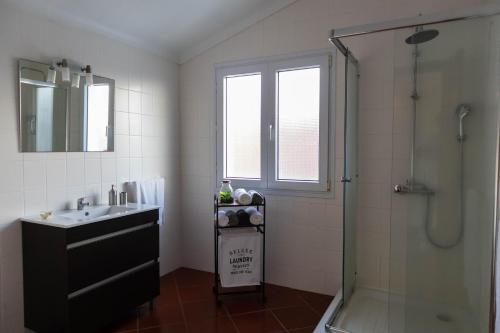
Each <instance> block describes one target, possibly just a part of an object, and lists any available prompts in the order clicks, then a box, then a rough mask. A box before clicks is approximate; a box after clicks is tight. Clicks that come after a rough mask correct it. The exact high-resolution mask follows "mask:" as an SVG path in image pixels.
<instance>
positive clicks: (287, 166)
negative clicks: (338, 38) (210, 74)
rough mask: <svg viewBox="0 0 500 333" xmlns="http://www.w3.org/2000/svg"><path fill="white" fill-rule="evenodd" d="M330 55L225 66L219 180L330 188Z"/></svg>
mask: <svg viewBox="0 0 500 333" xmlns="http://www.w3.org/2000/svg"><path fill="white" fill-rule="evenodd" d="M329 57H330V55H329V54H323V55H315V56H307V57H305V56H304V57H290V58H284V59H283V58H282V59H277V60H276V59H273V60H268V61H262V62H259V63H256V64H254V65H247V66H241V65H235V66H220V67H218V68H217V70H216V80H217V179H218V180H219V181H221V180H223V179H230V180H232V182H233V183H234V184H235V186H236V187H238V186H247V187H256V188H261V189H283V190H303V191H327V190H328V169H329V154H328V152H329V150H328V137H329V133H328V128H329V125H328V123H329V117H328V105H329V86H330V84H329V80H330V66H329V64H330V60H329Z"/></svg>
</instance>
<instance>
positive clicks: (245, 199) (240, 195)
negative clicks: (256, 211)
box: [234, 188, 252, 205]
mask: <svg viewBox="0 0 500 333" xmlns="http://www.w3.org/2000/svg"><path fill="white" fill-rule="evenodd" d="M234 197H235V198H236V200H237V201H238V202H239V203H240V204H242V205H250V204H251V203H252V197H251V196H250V194H248V192H247V191H246V190H245V189H244V188H239V189H237V190H236V191H234Z"/></svg>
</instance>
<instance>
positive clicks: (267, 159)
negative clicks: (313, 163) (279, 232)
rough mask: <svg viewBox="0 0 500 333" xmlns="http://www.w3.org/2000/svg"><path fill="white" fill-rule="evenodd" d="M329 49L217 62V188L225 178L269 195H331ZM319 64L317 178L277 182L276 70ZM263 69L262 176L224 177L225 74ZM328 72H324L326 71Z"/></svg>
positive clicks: (330, 63)
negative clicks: (315, 180) (255, 178)
mask: <svg viewBox="0 0 500 333" xmlns="http://www.w3.org/2000/svg"><path fill="white" fill-rule="evenodd" d="M334 55H335V53H332V52H331V51H330V50H325V51H317V52H308V53H304V54H296V55H289V56H274V57H266V58H261V59H255V60H250V61H236V62H231V63H225V64H219V65H216V66H215V86H216V98H215V104H216V105H215V109H216V142H215V150H216V156H217V158H216V168H215V169H216V180H217V183H216V184H214V186H215V189H218V187H219V186H220V183H221V181H222V180H225V179H229V180H231V183H232V185H233V188H238V187H245V188H251V189H259V190H261V191H263V192H264V193H268V194H289V195H299V196H304V195H305V196H313V197H322V196H331V195H333V193H334V190H333V189H332V187H331V177H333V175H334V170H333V168H334V164H335V163H334V158H335V154H334V152H333V146H334V144H333V142H331V141H333V137H334V135H333V133H332V131H333V129H334V128H335V125H334V123H333V120H334V111H333V110H332V109H333V104H334V103H332V102H331V96H334V91H335V89H334V77H333V75H332V62H333V60H332V56H334ZM314 67H319V68H320V129H319V131H320V134H319V135H320V141H319V142H320V147H319V160H318V162H319V181H317V182H312V181H294V180H287V181H279V180H276V173H277V171H276V168H277V163H276V162H277V160H276V159H277V157H276V152H277V151H276V142H277V140H276V138H277V136H276V135H277V131H276V130H275V129H276V125H275V124H276V116H277V114H276V113H277V110H276V101H275V96H276V89H277V87H276V72H277V71H283V70H287V69H288V70H293V69H300V68H314ZM259 72H260V73H261V75H262V76H261V85H262V89H261V179H260V180H254V179H241V178H225V176H224V149H223V144H224V131H225V128H224V100H223V99H224V77H227V76H237V75H250V74H251V73H259ZM325 73H326V75H325Z"/></svg>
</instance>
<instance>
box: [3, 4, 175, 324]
mask: <svg viewBox="0 0 500 333" xmlns="http://www.w3.org/2000/svg"><path fill="white" fill-rule="evenodd" d="M0 31H2V33H0V45H2V47H1V48H0V295H1V297H0V332H10V333H21V332H24V328H23V326H24V325H23V311H22V309H23V303H22V299H23V290H22V257H21V253H22V251H21V228H20V222H19V221H18V220H17V219H18V218H19V217H21V216H23V215H30V214H38V213H39V212H40V211H43V210H55V209H64V208H75V205H76V199H77V198H79V197H82V196H84V195H87V196H91V197H92V198H93V199H95V200H96V203H106V202H107V191H108V190H109V189H110V187H111V184H117V183H119V184H121V183H122V182H124V181H127V180H130V179H141V178H149V177H155V176H163V177H165V178H166V183H167V188H166V191H167V202H166V207H167V210H166V212H167V218H166V224H165V225H163V226H162V228H161V231H160V232H161V236H160V239H161V258H160V263H161V271H162V273H165V272H167V271H169V270H172V269H175V268H177V267H178V266H179V265H180V264H181V262H180V258H179V256H178V253H179V252H180V240H179V238H180V237H179V233H180V223H179V221H180V220H179V218H178V212H179V209H178V208H177V206H178V205H179V200H180V198H179V197H178V196H176V195H172V194H171V193H176V194H177V193H179V183H180V182H179V157H178V156H179V144H178V142H179V131H178V128H179V114H178V107H177V95H178V91H177V80H178V76H177V69H178V66H177V65H176V64H172V63H168V62H166V61H164V60H162V59H160V58H158V57H155V56H151V55H149V54H147V53H145V52H143V51H140V50H137V49H134V48H131V47H127V46H124V45H123V44H120V43H117V42H113V41H111V40H108V39H105V38H103V37H99V36H97V35H94V34H92V33H88V32H84V31H80V30H77V29H72V28H67V27H61V26H58V25H56V24H54V23H51V22H49V21H47V20H44V19H41V18H39V17H37V16H35V15H33V14H31V13H25V12H22V11H19V10H18V9H12V8H10V7H9V6H8V5H5V4H4V3H2V4H0ZM14 31H15V33H13V32H14ZM3 32H8V33H3ZM75 41H78V43H76V42H75ZM61 57H66V58H68V59H71V60H72V61H75V62H79V63H90V64H93V67H94V70H95V72H96V73H98V74H100V75H103V76H107V77H110V78H114V79H115V80H116V81H115V83H116V91H115V110H116V115H115V120H116V123H115V124H116V131H115V132H116V136H115V148H116V151H115V152H114V153H33V154H21V153H19V152H18V139H17V112H18V111H17V101H16V98H17V97H16V96H17V93H16V85H15V78H16V77H17V74H16V73H17V62H16V60H17V58H27V59H32V60H35V61H45V62H51V61H52V60H53V59H55V58H61ZM139 63H140V64H141V66H140V68H139V67H137V66H136V64H139ZM145 73H147V75H146V74H145ZM143 87H144V89H147V91H142V88H143ZM143 96H144V98H143ZM153 100H155V101H156V102H155V103H153ZM142 109H144V111H145V113H146V114H147V115H148V122H147V124H149V126H150V128H148V131H149V132H148V139H150V142H152V143H151V144H153V143H154V146H152V147H148V150H147V153H148V158H147V159H144V160H143V157H142V140H141V135H142V131H141V118H140V117H141V115H140V113H141V110H142ZM151 127H152V129H151ZM143 164H144V168H143Z"/></svg>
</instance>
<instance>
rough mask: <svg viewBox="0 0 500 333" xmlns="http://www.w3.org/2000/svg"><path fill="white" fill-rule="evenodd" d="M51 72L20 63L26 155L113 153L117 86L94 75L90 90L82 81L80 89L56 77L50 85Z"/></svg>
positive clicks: (21, 130) (21, 123)
mask: <svg viewBox="0 0 500 333" xmlns="http://www.w3.org/2000/svg"><path fill="white" fill-rule="evenodd" d="M49 67H50V65H49V64H43V63H39V62H34V61H29V60H22V59H21V60H19V110H20V113H19V134H20V135H19V137H20V141H21V142H20V149H21V152H66V151H68V152H87V151H95V152H111V151H114V139H113V133H114V131H113V128H114V91H115V81H114V80H112V79H108V78H105V77H100V76H96V75H94V76H93V84H92V85H87V84H86V82H85V77H84V76H82V77H81V78H80V84H79V87H78V88H76V87H73V86H72V84H71V80H70V82H64V81H62V79H61V72H57V74H56V81H55V83H51V82H48V80H47V76H48V72H49ZM74 73H77V74H81V73H80V72H74ZM72 74H73V73H72ZM71 77H73V75H71Z"/></svg>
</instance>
